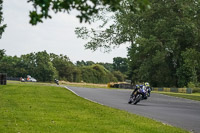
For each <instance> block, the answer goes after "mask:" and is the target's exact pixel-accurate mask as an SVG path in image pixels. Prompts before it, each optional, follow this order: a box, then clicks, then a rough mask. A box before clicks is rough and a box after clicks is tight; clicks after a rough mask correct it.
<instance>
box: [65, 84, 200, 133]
mask: <svg viewBox="0 0 200 133" xmlns="http://www.w3.org/2000/svg"><path fill="white" fill-rule="evenodd" d="M66 88H68V89H70V90H72V91H73V92H75V93H76V94H78V95H79V96H81V97H84V98H86V99H90V100H92V101H95V102H98V103H100V104H103V105H106V106H110V107H113V108H118V109H121V110H126V111H128V112H131V113H134V114H139V115H142V116H145V117H149V118H152V119H155V120H158V121H161V122H163V123H166V124H169V125H173V126H176V127H180V128H183V129H186V130H188V131H192V132H194V133H200V102H198V101H193V100H187V99H183V98H176V97H171V96H166V95H161V94H156V93H152V95H151V97H150V98H148V100H142V101H140V102H139V103H138V104H137V105H130V104H128V99H129V97H130V94H131V92H132V91H131V90H124V89H117V90H116V89H100V88H98V89H97V88H80V87H66Z"/></svg>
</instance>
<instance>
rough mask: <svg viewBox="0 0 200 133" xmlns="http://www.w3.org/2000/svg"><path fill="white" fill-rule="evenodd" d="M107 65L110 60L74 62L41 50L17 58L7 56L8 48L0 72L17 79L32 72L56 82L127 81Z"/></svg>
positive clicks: (0, 56) (0, 55)
mask: <svg viewBox="0 0 200 133" xmlns="http://www.w3.org/2000/svg"><path fill="white" fill-rule="evenodd" d="M80 62H82V65H81V63H80ZM100 64H101V65H100ZM106 64H108V63H94V62H92V61H86V62H85V61H77V63H76V65H74V64H73V63H72V62H71V61H70V59H69V58H68V57H67V56H66V55H62V54H61V55H56V54H53V53H50V54H48V53H47V52H46V51H42V52H37V53H30V54H26V55H21V56H20V57H17V56H7V55H5V50H0V73H7V75H8V77H18V78H19V77H24V78H25V77H26V76H27V75H31V76H32V77H34V78H36V79H37V80H38V81H41V82H46V81H53V80H54V79H55V78H56V79H59V80H65V81H70V82H81V81H83V82H88V83H109V82H117V81H124V77H125V76H124V74H122V73H121V72H120V71H117V72H116V70H113V71H109V70H108V69H106V68H105V67H104V65H105V66H106Z"/></svg>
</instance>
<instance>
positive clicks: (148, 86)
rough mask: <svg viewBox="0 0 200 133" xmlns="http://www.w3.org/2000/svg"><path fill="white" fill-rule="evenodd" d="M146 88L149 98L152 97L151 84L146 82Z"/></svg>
mask: <svg viewBox="0 0 200 133" xmlns="http://www.w3.org/2000/svg"><path fill="white" fill-rule="evenodd" d="M144 86H145V89H146V91H147V93H148V97H150V94H151V88H150V84H149V83H148V82H145V83H144Z"/></svg>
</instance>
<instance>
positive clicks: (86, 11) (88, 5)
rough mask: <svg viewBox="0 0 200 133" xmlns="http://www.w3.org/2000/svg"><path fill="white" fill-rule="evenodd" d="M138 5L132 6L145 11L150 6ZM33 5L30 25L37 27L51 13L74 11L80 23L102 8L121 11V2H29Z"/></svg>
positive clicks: (139, 0) (140, 1)
mask: <svg viewBox="0 0 200 133" xmlns="http://www.w3.org/2000/svg"><path fill="white" fill-rule="evenodd" d="M135 1H136V4H135V5H132V8H131V9H132V10H134V9H137V8H139V9H145V8H146V6H147V5H148V0H135ZM28 2H31V3H33V7H34V10H33V11H31V12H30V17H31V20H30V23H31V24H33V25H36V24H37V23H38V22H42V19H43V18H51V16H50V14H49V12H50V11H54V12H55V13H57V12H67V13H70V11H72V10H73V9H75V10H77V11H78V12H79V14H78V15H77V17H78V18H79V20H80V22H82V21H85V22H87V21H89V20H90V17H91V16H92V15H93V14H97V13H98V10H99V9H100V7H102V6H105V7H109V9H110V10H112V11H117V10H121V6H120V3H121V0H28Z"/></svg>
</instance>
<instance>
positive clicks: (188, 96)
mask: <svg viewBox="0 0 200 133" xmlns="http://www.w3.org/2000/svg"><path fill="white" fill-rule="evenodd" d="M153 92H154V93H159V94H164V95H169V96H175V97H181V98H186V99H191V100H196V101H200V93H192V94H185V93H173V92H159V91H153Z"/></svg>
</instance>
